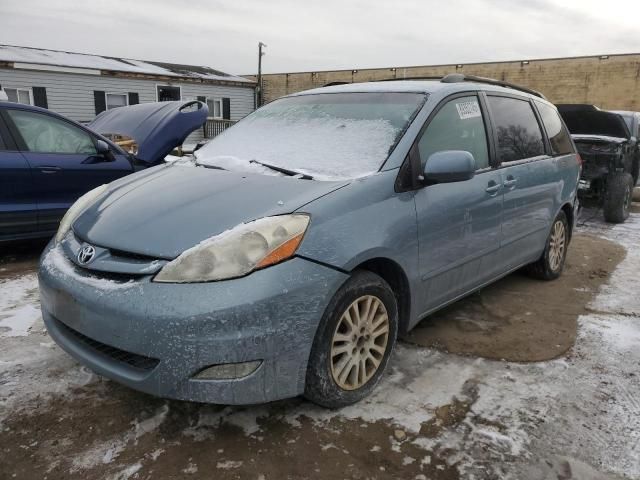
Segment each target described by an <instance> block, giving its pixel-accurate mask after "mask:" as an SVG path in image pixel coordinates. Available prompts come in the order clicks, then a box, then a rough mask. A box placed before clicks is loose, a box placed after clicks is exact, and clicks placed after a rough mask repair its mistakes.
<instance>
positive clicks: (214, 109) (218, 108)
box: [207, 98, 222, 118]
mask: <svg viewBox="0 0 640 480" xmlns="http://www.w3.org/2000/svg"><path fill="white" fill-rule="evenodd" d="M207 107H209V116H210V117H213V118H222V100H220V99H217V98H207Z"/></svg>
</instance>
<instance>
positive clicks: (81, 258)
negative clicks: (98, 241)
mask: <svg viewBox="0 0 640 480" xmlns="http://www.w3.org/2000/svg"><path fill="white" fill-rule="evenodd" d="M95 255H96V249H95V248H93V247H92V246H91V245H85V246H84V247H82V248H81V249H80V250H79V251H78V263H80V264H81V265H86V264H87V263H89V262H90V261H91V260H93V257H94V256H95Z"/></svg>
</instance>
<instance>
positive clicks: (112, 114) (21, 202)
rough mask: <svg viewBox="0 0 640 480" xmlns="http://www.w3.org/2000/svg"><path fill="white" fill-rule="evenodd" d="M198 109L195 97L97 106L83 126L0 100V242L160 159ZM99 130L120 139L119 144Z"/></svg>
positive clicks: (33, 229)
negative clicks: (92, 117)
mask: <svg viewBox="0 0 640 480" xmlns="http://www.w3.org/2000/svg"><path fill="white" fill-rule="evenodd" d="M206 116H207V107H206V105H204V104H202V103H200V102H186V103H185V102H163V103H146V104H139V105H133V106H130V107H121V108H116V109H113V110H108V111H105V112H103V113H102V114H101V115H99V116H98V117H97V118H96V119H95V120H94V121H93V122H92V123H90V124H89V125H87V126H84V125H80V124H79V123H76V122H73V121H71V120H69V119H67V118H65V117H63V116H62V115H58V114H56V113H54V112H51V111H49V110H45V109H42V108H38V107H32V106H29V105H22V104H17V103H9V102H0V242H1V241H7V240H18V239H24V238H37V237H49V236H52V235H53V234H55V232H56V230H57V228H58V224H59V223H60V220H61V219H62V217H63V215H64V214H65V212H66V211H67V209H68V208H69V207H70V206H71V205H72V204H73V203H74V202H75V201H76V200H77V199H78V198H79V197H81V196H82V195H83V194H85V193H86V192H88V191H89V190H92V189H94V188H95V187H97V186H99V185H103V184H106V183H109V182H111V181H113V180H116V179H118V178H120V177H123V176H125V175H128V174H130V173H132V172H134V171H136V170H139V169H142V168H147V167H149V166H153V165H156V164H158V163H160V162H162V160H163V158H164V156H165V155H167V154H168V153H169V152H170V151H171V150H172V149H173V148H174V147H176V146H178V145H180V144H181V143H182V142H183V141H184V139H185V138H186V137H187V135H189V133H191V132H192V131H193V130H195V129H196V128H199V127H200V126H202V124H203V123H204V121H205V119H206ZM105 135H109V136H111V137H112V138H114V139H121V140H122V139H124V140H122V143H123V145H124V146H125V147H126V150H125V149H124V148H122V147H121V146H120V145H118V144H117V143H116V141H112V140H110V139H108V138H106V137H105Z"/></svg>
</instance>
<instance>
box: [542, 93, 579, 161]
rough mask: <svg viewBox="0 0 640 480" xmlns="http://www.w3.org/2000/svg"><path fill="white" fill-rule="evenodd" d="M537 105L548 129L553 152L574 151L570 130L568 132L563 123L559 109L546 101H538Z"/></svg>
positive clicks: (560, 153)
mask: <svg viewBox="0 0 640 480" xmlns="http://www.w3.org/2000/svg"><path fill="white" fill-rule="evenodd" d="M536 105H537V106H538V111H539V112H540V116H541V117H542V123H543V124H544V128H545V129H546V130H547V135H548V136H549V143H550V144H551V151H552V152H553V154H554V155H562V154H565V153H573V145H572V144H571V138H570V137H569V132H567V129H566V128H565V127H564V125H563V124H562V120H560V114H559V113H558V111H557V110H556V109H555V108H553V107H552V106H550V105H547V104H546V103H540V102H536Z"/></svg>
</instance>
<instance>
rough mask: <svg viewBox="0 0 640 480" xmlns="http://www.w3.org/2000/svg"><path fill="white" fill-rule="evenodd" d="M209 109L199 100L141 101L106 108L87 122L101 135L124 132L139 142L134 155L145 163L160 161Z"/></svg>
mask: <svg viewBox="0 0 640 480" xmlns="http://www.w3.org/2000/svg"><path fill="white" fill-rule="evenodd" d="M208 113H209V109H208V108H207V106H206V105H205V104H204V103H202V102H196V101H191V102H156V103H140V104H138V105H131V106H129V107H119V108H114V109H111V110H105V111H104V112H102V113H101V114H100V115H98V116H97V117H96V118H95V119H94V120H93V122H91V123H89V124H88V125H87V126H88V127H89V128H90V129H91V130H93V131H94V132H96V133H99V134H100V135H113V134H119V135H126V136H128V137H131V138H133V139H134V140H135V141H136V143H137V144H138V153H137V154H136V157H137V158H138V159H140V160H142V161H143V162H145V163H148V164H151V165H153V164H156V163H159V162H162V161H163V159H164V157H166V156H167V155H168V154H169V152H171V150H173V149H174V148H176V147H177V146H179V145H182V143H183V142H184V140H185V139H186V138H187V136H189V134H190V133H191V132H193V131H194V130H196V129H198V128H200V127H202V125H203V124H204V122H205V121H206V120H207V115H208Z"/></svg>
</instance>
